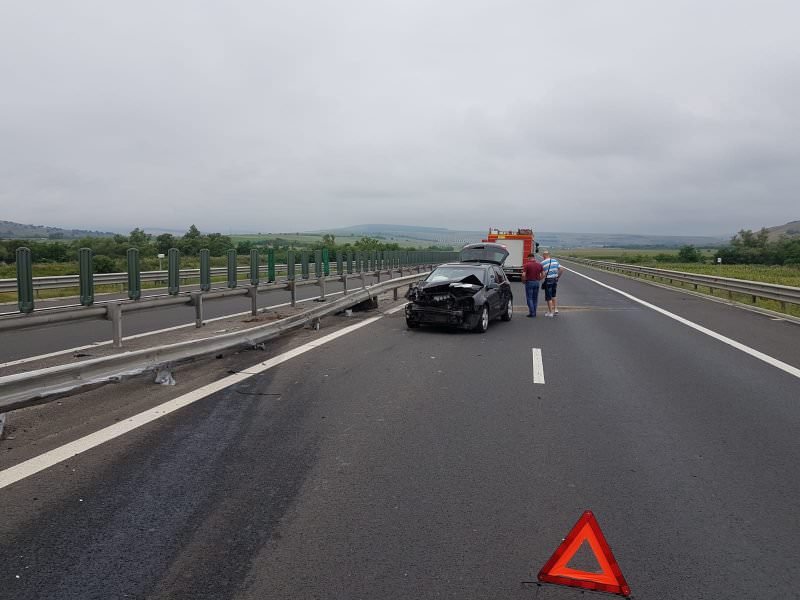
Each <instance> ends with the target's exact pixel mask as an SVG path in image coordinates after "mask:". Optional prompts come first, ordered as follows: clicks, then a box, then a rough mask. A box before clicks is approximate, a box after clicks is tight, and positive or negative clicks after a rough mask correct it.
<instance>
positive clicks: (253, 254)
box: [250, 248, 259, 285]
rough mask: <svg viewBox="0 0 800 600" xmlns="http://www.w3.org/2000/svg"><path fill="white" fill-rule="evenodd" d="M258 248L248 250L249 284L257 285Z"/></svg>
mask: <svg viewBox="0 0 800 600" xmlns="http://www.w3.org/2000/svg"><path fill="white" fill-rule="evenodd" d="M258 269H259V264H258V250H257V249H256V248H253V249H252V250H250V285H258Z"/></svg>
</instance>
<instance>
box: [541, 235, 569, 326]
mask: <svg viewBox="0 0 800 600" xmlns="http://www.w3.org/2000/svg"><path fill="white" fill-rule="evenodd" d="M542 256H543V257H544V260H542V270H543V271H544V283H543V284H542V287H543V288H544V299H545V300H546V301H547V312H546V313H544V316H545V317H553V316H555V315H557V314H558V306H557V305H556V285H557V284H558V278H559V277H561V273H563V272H564V267H562V266H561V265H560V264H558V261H557V260H556V259H555V258H550V251H549V250H545V251H544V252H542Z"/></svg>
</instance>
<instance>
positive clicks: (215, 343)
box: [0, 272, 428, 413]
mask: <svg viewBox="0 0 800 600" xmlns="http://www.w3.org/2000/svg"><path fill="white" fill-rule="evenodd" d="M427 274H428V273H427V272H419V273H415V274H413V275H406V276H404V277H399V278H395V279H390V280H388V281H384V282H382V283H377V284H374V285H372V286H369V287H365V288H361V289H358V290H355V291H352V292H350V293H349V294H348V295H347V296H345V297H343V298H340V299H338V300H336V301H333V302H330V303H326V304H324V305H321V306H318V307H315V308H312V309H310V310H307V311H304V312H302V313H300V314H297V315H293V316H291V317H287V318H285V319H281V320H280V321H276V322H272V323H268V324H265V325H258V326H255V327H252V328H250V329H247V330H245V331H237V332H232V333H227V334H222V335H219V336H215V337H212V338H204V339H199V340H190V341H185V342H179V343H175V344H167V345H163V346H157V347H153V348H147V349H144V350H138V351H134V352H124V353H120V354H116V355H113V356H107V357H102V358H95V359H89V360H85V361H81V362H78V363H74V364H68V365H61V366H57V367H50V368H45V369H39V370H35V371H28V372H26V373H20V374H15V375H7V376H5V377H0V413H5V412H8V411H11V410H15V409H19V408H24V407H26V406H32V405H34V404H41V403H43V402H46V401H49V399H54V398H55V397H61V396H63V395H65V394H67V393H70V392H74V391H76V390H78V389H80V388H84V387H88V386H95V385H99V384H102V383H107V382H110V381H119V380H120V379H123V378H125V377H131V376H134V375H138V374H140V373H143V372H146V371H153V370H156V369H159V368H165V367H170V368H171V367H173V366H175V365H177V364H180V363H183V362H186V361H189V360H192V359H196V358H200V357H204V356H210V355H216V354H220V353H223V352H226V351H231V350H235V349H240V348H242V347H251V348H252V347H255V346H256V345H258V344H260V343H263V342H265V341H268V340H270V339H273V338H275V337H278V336H280V335H282V334H283V333H286V332H288V331H291V330H293V329H296V328H299V327H303V326H304V325H306V324H307V323H309V322H312V321H314V320H315V319H320V318H322V317H324V316H327V315H330V314H334V313H337V312H341V311H343V310H345V309H347V308H350V307H352V306H355V305H357V304H360V303H362V302H364V301H367V300H370V299H373V298H375V297H377V296H378V295H379V294H382V293H385V292H389V291H392V290H395V292H396V290H397V289H398V288H401V287H404V286H406V285H409V284H411V283H413V282H414V281H417V280H419V279H421V278H423V277H425V276H427Z"/></svg>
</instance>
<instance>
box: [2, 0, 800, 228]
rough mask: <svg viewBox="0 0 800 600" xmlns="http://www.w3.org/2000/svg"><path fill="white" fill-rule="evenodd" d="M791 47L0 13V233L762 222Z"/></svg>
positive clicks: (313, 14)
mask: <svg viewBox="0 0 800 600" xmlns="http://www.w3.org/2000/svg"><path fill="white" fill-rule="evenodd" d="M798 23H800V4H798V3H797V2H794V1H784V2H773V1H769V0H766V1H765V0H761V1H758V2H756V1H752V2H739V1H735V0H704V1H702V2H698V1H696V0H691V1H675V0H670V1H669V2H665V1H664V0H659V1H658V2H653V1H649V0H626V1H614V0H603V1H597V0H585V1H577V0H558V1H550V2H539V1H534V0H520V1H505V0H487V1H480V2H479V1H474V0H438V1H437V0H391V1H384V0H361V1H355V0H330V1H323V0H318V1H314V2H304V1H302V0H291V1H287V0H283V1H281V2H268V1H252V2H250V1H238V2H237V1H233V0H230V1H219V2H210V1H202V0H189V1H184V2H178V1H173V0H158V1H146V0H135V1H134V0H129V1H128V2H122V1H115V0H97V1H86V0H68V1H65V0H56V1H50V2H47V1H37V0H3V1H2V2H1V3H0V219H4V220H10V221H19V222H23V223H34V224H41V225H52V226H58V227H68V228H73V227H74V228H87V229H96V228H102V229H107V228H113V229H119V230H122V231H128V230H130V229H131V228H133V227H136V226H143V227H164V228H178V229H185V228H186V227H188V225H189V224H190V223H196V224H197V226H198V227H199V228H200V229H201V230H203V231H222V232H224V233H228V232H236V231H262V232H267V231H270V232H277V231H297V230H311V229H323V228H326V227H339V226H347V225H355V224H359V223H395V224H408V225H428V226H439V227H448V228H451V229H474V230H483V229H486V228H488V227H489V226H495V227H503V228H512V227H518V226H528V225H531V226H533V227H535V228H536V229H537V230H539V231H583V232H607V233H608V232H620V233H661V234H676V235H679V234H695V235H703V234H709V235H713V234H726V235H727V234H730V233H732V232H734V231H736V230H738V229H740V228H743V227H744V228H757V227H760V226H762V225H777V224H782V223H785V222H787V221H790V220H795V219H800V194H799V193H798V189H800V26H798Z"/></svg>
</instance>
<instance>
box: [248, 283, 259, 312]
mask: <svg viewBox="0 0 800 600" xmlns="http://www.w3.org/2000/svg"><path fill="white" fill-rule="evenodd" d="M247 295H248V296H249V297H250V314H251V315H253V316H254V317H255V316H256V315H258V284H256V285H248V286H247Z"/></svg>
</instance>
